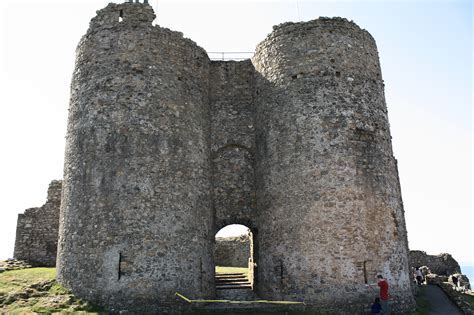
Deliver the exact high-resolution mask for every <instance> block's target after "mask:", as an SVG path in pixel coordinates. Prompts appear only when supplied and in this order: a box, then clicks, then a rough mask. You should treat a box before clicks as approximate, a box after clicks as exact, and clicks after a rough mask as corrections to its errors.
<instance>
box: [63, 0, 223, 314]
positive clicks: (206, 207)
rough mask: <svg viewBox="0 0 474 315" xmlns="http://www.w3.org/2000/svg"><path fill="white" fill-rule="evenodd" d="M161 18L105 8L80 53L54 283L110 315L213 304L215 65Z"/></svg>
mask: <svg viewBox="0 0 474 315" xmlns="http://www.w3.org/2000/svg"><path fill="white" fill-rule="evenodd" d="M154 18H155V15H154V13H153V10H152V8H151V7H150V6H149V5H148V4H140V3H124V4H109V5H108V6H107V7H106V8H105V9H103V10H100V11H98V12H97V16H96V17H95V18H94V19H92V21H91V23H90V27H89V30H88V31H87V34H86V35H85V36H84V37H83V38H82V40H81V42H80V43H79V46H78V48H77V57H76V68H75V71H74V75H73V80H72V86H71V104H70V109H69V122H68V131H67V146H66V158H65V171H64V189H63V196H62V205H61V207H62V208H61V218H60V233H59V235H60V237H59V254H58V280H59V282H60V283H62V284H63V285H65V286H66V287H68V288H70V289H72V291H73V293H75V294H76V295H78V296H79V297H82V298H85V299H87V300H90V301H94V302H96V303H99V304H101V305H104V306H106V307H107V308H109V309H115V310H130V311H133V312H155V313H156V312H160V311H162V310H164V309H167V308H168V309H169V308H170V306H169V305H170V303H172V302H175V301H176V298H175V296H174V293H175V292H180V293H182V294H184V295H188V296H192V297H196V298H200V297H204V296H206V297H208V296H212V295H213V290H214V285H213V281H214V270H213V268H212V266H213V264H212V262H211V259H212V256H211V255H212V240H213V238H214V234H213V227H212V220H213V216H212V213H211V210H212V207H211V197H210V191H211V186H210V154H209V129H210V121H209V107H208V106H209V105H208V103H209V102H208V82H207V80H208V72H209V59H208V57H207V54H206V52H205V51H204V50H203V49H201V48H200V47H198V46H197V45H196V44H195V43H194V42H192V41H191V40H188V39H184V38H183V37H182V34H181V33H177V32H172V31H170V30H167V29H162V28H159V27H157V26H152V21H153V20H154ZM170 301H171V302H170ZM173 310H176V306H173Z"/></svg>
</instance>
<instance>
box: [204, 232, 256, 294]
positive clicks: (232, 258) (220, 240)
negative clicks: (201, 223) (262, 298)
mask: <svg viewBox="0 0 474 315" xmlns="http://www.w3.org/2000/svg"><path fill="white" fill-rule="evenodd" d="M254 244H255V237H254V232H253V231H252V230H251V229H250V228H249V227H247V226H245V225H241V224H230V225H226V226H225V227H223V228H221V229H220V230H219V231H218V232H217V233H216V236H215V246H214V253H213V259H214V265H215V272H216V278H215V288H216V296H217V297H218V298H226V299H232V298H246V299H252V298H255V293H254V288H255V282H256V277H255V267H256V260H255V257H256V255H255V246H254Z"/></svg>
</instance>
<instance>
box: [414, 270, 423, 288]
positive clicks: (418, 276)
mask: <svg viewBox="0 0 474 315" xmlns="http://www.w3.org/2000/svg"><path fill="white" fill-rule="evenodd" d="M415 273H416V282H417V283H418V285H422V284H423V274H422V273H421V270H420V268H416V270H415Z"/></svg>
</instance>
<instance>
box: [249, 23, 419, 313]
mask: <svg viewBox="0 0 474 315" xmlns="http://www.w3.org/2000/svg"><path fill="white" fill-rule="evenodd" d="M252 62H253V64H254V65H255V68H256V71H257V72H258V81H257V92H256V93H257V100H256V107H257V114H256V121H258V124H257V127H256V148H257V152H256V158H255V159H256V179H257V209H258V210H259V213H258V215H259V217H258V226H259V234H258V242H259V252H258V257H257V264H258V267H257V270H258V282H257V288H258V290H259V292H260V293H261V294H262V297H264V298H278V299H302V300H304V301H305V302H306V303H307V304H308V305H313V306H312V307H314V308H318V307H324V308H331V307H334V308H335V309H337V310H340V309H350V308H353V310H354V312H356V310H357V309H360V305H362V304H363V301H364V300H365V301H367V300H370V298H369V297H368V295H367V288H366V286H365V283H366V282H370V283H373V282H375V276H376V275H377V274H378V273H381V274H383V275H384V276H385V277H386V278H388V281H389V283H390V288H391V296H392V299H393V300H395V301H396V302H394V307H395V308H396V311H399V312H400V311H405V310H408V309H410V308H411V307H412V306H413V303H414V301H413V297H412V295H411V292H410V278H409V270H408V246H407V239H406V229H405V222H404V215H403V205H402V200H401V193H400V187H399V179H398V173H397V165H396V160H395V159H394V157H393V153H392V147H391V136H390V131H389V123H388V117H387V109H386V105H385V99H384V90H383V81H382V76H381V70H380V65H379V60H378V54H377V48H376V45H375V41H374V40H373V38H372V37H371V36H370V34H369V33H368V32H367V31H365V30H362V29H360V28H359V27H358V26H357V25H356V24H354V23H352V22H349V21H347V20H346V19H342V18H333V19H328V18H320V19H318V20H314V21H310V22H306V23H285V24H281V25H279V26H277V27H274V30H273V32H272V33H271V34H270V35H269V36H268V37H267V38H266V39H265V40H264V41H263V42H262V43H260V44H259V45H258V47H257V50H256V53H255V56H254V57H253V58H252ZM335 297H338V298H335ZM339 301H340V302H341V303H343V304H344V305H338V304H339ZM334 312H336V310H334Z"/></svg>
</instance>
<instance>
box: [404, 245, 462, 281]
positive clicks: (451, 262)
mask: <svg viewBox="0 0 474 315" xmlns="http://www.w3.org/2000/svg"><path fill="white" fill-rule="evenodd" d="M421 266H427V267H428V268H429V269H430V271H431V272H432V273H435V274H437V275H443V276H449V275H452V274H455V273H461V267H460V266H459V264H458V262H457V261H456V260H455V259H454V258H453V256H451V255H450V254H446V253H443V254H439V255H428V254H426V252H424V251H421V250H411V251H410V267H412V268H418V267H421Z"/></svg>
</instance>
